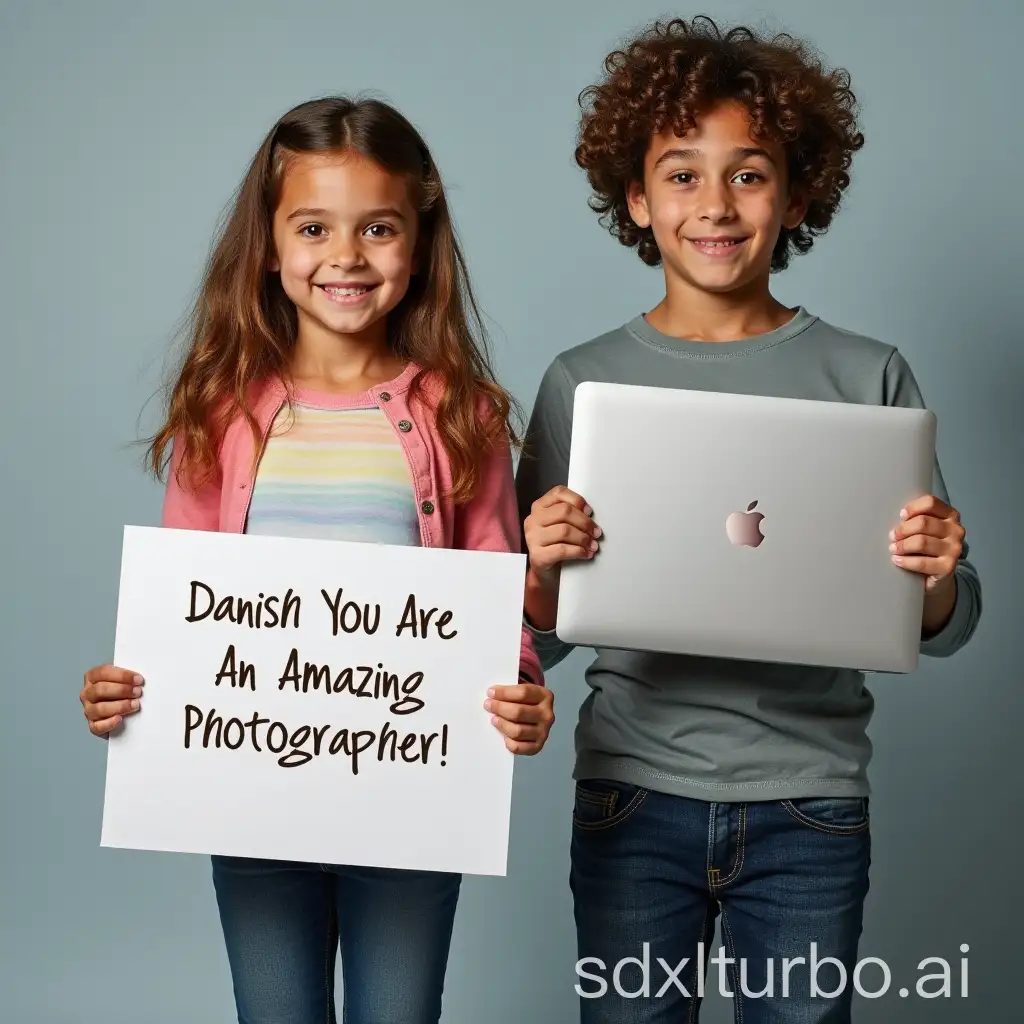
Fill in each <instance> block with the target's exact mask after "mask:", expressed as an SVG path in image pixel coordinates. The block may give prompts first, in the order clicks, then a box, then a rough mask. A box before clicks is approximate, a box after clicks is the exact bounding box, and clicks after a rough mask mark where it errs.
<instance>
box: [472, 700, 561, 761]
mask: <svg viewBox="0 0 1024 1024" xmlns="http://www.w3.org/2000/svg"><path fill="white" fill-rule="evenodd" d="M554 703H555V695H554V694H553V693H552V692H551V691H550V690H549V689H548V688H547V687H546V686H538V685H537V684H536V683H519V684H518V685H516V686H493V687H491V689H489V690H488V691H487V700H485V701H484V707H485V708H486V709H487V710H488V711H490V712H491V716H492V717H491V723H492V724H493V725H494V727H495V728H496V729H497V730H498V732H500V733H501V734H502V735H503V736H504V737H505V746H506V747H507V748H508V749H509V750H511V751H512V753H513V754H537V753H540V751H541V750H542V749H543V747H544V744H545V743H547V739H548V733H549V732H550V731H551V726H552V725H553V724H554V721H555V711H554Z"/></svg>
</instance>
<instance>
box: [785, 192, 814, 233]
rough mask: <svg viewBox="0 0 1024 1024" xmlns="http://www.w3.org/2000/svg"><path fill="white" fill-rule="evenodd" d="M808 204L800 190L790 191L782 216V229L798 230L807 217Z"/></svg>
mask: <svg viewBox="0 0 1024 1024" xmlns="http://www.w3.org/2000/svg"><path fill="white" fill-rule="evenodd" d="M809 205H810V203H809V202H808V201H807V198H806V197H805V196H804V194H803V192H802V191H801V190H800V189H796V188H794V189H790V192H789V202H788V203H787V205H786V209H785V210H784V211H783V214H782V226H783V227H784V228H789V230H791V231H792V230H793V228H798V227H799V226H800V225H801V224H802V223H803V220H804V217H806V216H807V207H808V206H809Z"/></svg>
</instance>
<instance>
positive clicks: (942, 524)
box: [889, 516, 967, 540]
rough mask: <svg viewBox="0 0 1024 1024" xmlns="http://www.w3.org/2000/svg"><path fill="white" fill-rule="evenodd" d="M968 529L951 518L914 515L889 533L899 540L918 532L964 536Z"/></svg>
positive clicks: (934, 535)
mask: <svg viewBox="0 0 1024 1024" xmlns="http://www.w3.org/2000/svg"><path fill="white" fill-rule="evenodd" d="M966 532H967V531H966V530H964V528H963V527H962V526H961V525H960V524H959V523H957V522H954V521H953V520H951V519H936V518H935V517H934V516H914V517H913V518H912V519H908V520H907V521H906V522H904V523H900V524H899V525H898V526H896V527H895V528H894V529H893V530H892V531H891V532H890V534H889V539H890V540H899V538H900V537H910V536H912V535H914V534H916V533H923V534H927V535H928V536H931V537H957V538H960V537H962V536H963V535H964V534H965V533H966Z"/></svg>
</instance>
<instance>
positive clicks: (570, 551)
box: [530, 544, 597, 569]
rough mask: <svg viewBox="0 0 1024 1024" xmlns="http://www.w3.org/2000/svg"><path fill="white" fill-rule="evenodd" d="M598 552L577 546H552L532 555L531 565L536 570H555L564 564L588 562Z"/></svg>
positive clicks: (540, 549)
mask: <svg viewBox="0 0 1024 1024" xmlns="http://www.w3.org/2000/svg"><path fill="white" fill-rule="evenodd" d="M596 553H597V552H596V551H591V550H590V548H589V547H586V548H581V547H579V546H578V545H576V544H552V545H550V546H549V547H546V548H539V549H538V550H537V551H536V552H535V553H532V554H531V555H530V564H531V565H533V566H534V568H536V569H553V568H555V566H557V565H561V564H562V562H586V561H589V560H590V559H592V558H593V557H594V555H595V554H596Z"/></svg>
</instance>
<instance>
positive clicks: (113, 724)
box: [89, 715, 122, 736]
mask: <svg viewBox="0 0 1024 1024" xmlns="http://www.w3.org/2000/svg"><path fill="white" fill-rule="evenodd" d="M121 721H122V720H121V716H120V715H115V716H114V717H113V718H103V719H100V721H98V722H90V723H89V732H91V733H92V734H93V736H105V735H106V734H107V733H108V732H112V731H113V730H114V729H116V728H117V727H118V726H119V725H120V724H121Z"/></svg>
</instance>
